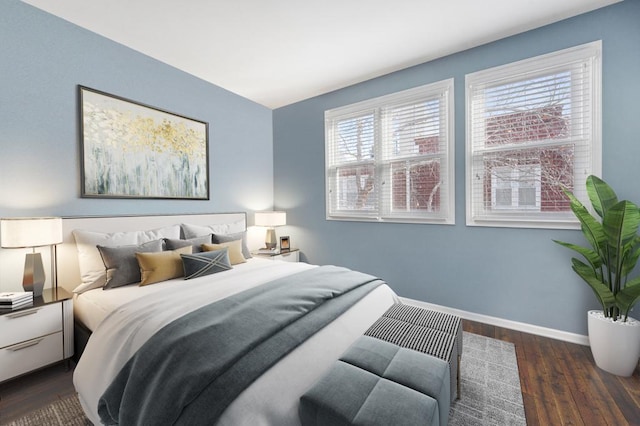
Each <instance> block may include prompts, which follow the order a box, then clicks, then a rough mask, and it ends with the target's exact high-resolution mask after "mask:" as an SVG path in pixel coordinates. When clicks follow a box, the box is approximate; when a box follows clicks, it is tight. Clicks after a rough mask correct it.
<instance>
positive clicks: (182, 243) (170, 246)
mask: <svg viewBox="0 0 640 426" xmlns="http://www.w3.org/2000/svg"><path fill="white" fill-rule="evenodd" d="M211 243H212V241H211V234H208V235H204V236H202V237H195V238H189V239H188V240H173V239H170V238H165V239H164V244H165V246H166V248H167V250H175V249H179V248H182V247H188V246H191V247H192V253H200V252H201V251H202V247H201V246H202V245H203V244H211Z"/></svg>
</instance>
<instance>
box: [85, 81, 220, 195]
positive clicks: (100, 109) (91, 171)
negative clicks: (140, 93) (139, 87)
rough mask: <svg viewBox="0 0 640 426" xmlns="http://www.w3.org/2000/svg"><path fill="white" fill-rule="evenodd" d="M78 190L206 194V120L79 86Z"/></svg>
mask: <svg viewBox="0 0 640 426" xmlns="http://www.w3.org/2000/svg"><path fill="white" fill-rule="evenodd" d="M78 94H79V104H80V108H79V110H80V140H81V144H80V145H81V157H80V158H81V181H82V182H81V195H82V197H100V198H161V199H188V200H208V199H209V128H208V127H209V125H208V123H206V122H204V121H199V120H195V119H193V118H188V117H185V116H182V115H178V114H174V113H171V112H167V111H163V110H160V109H158V108H154V107H151V106H148V105H144V104H141V103H138V102H134V101H131V100H129V99H125V98H122V97H119V96H114V95H110V94H108V93H104V92H101V91H98V90H94V89H90V88H87V87H83V86H78Z"/></svg>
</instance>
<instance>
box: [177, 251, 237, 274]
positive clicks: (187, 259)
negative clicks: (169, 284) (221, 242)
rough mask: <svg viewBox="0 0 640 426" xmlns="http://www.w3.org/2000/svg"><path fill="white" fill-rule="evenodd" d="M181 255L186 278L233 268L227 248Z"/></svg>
mask: <svg viewBox="0 0 640 426" xmlns="http://www.w3.org/2000/svg"><path fill="white" fill-rule="evenodd" d="M180 257H182V265H183V267H184V279H185V280H190V279H191V278H198V277H203V276H205V275H211V274H215V273H217V272H222V271H228V270H229V269H232V266H231V262H229V250H228V249H227V248H224V249H222V250H213V251H205V252H203V253H196V254H182V255H180Z"/></svg>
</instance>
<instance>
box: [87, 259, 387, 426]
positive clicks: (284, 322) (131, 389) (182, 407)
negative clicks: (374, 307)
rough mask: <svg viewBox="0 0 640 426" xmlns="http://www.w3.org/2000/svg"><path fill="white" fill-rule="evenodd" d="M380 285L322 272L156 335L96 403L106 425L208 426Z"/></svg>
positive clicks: (331, 269) (335, 270) (230, 302)
mask: <svg viewBox="0 0 640 426" xmlns="http://www.w3.org/2000/svg"><path fill="white" fill-rule="evenodd" d="M381 284H382V281H380V280H379V279H377V278H375V277H373V276H371V275H367V274H363V273H360V272H355V271H351V270H348V269H345V268H339V267H335V266H321V267H318V268H314V269H311V270H308V271H303V272H300V273H297V274H294V275H291V276H288V277H284V278H280V279H277V280H274V281H271V282H269V283H267V284H264V285H261V286H258V287H256V288H253V289H250V290H247V291H245V292H242V293H239V294H236V295H234V296H231V297H228V298H226V299H223V300H221V301H218V302H214V303H212V304H210V305H207V306H204V307H202V308H200V309H197V310H195V311H193V312H191V313H189V314H186V315H184V316H182V317H180V318H178V319H176V320H175V321H173V322H172V323H170V324H168V325H167V326H165V327H164V328H162V329H161V330H159V331H158V332H157V333H156V334H155V335H154V336H153V337H151V338H150V339H149V340H148V341H147V342H146V343H145V344H144V345H143V346H142V347H141V348H140V349H139V350H138V351H137V352H136V354H134V356H133V357H132V358H131V359H130V360H129V361H128V362H127V363H126V364H125V366H124V367H123V368H122V370H120V372H119V373H118V374H117V376H116V377H115V379H114V380H113V382H112V383H111V384H110V385H109V387H108V388H107V390H106V391H105V392H104V394H103V395H102V397H101V398H100V401H99V404H98V414H99V415H100V419H101V420H102V422H103V423H104V424H107V425H115V424H120V425H173V424H183V425H194V424H213V423H215V421H216V420H217V419H218V418H219V417H220V415H221V414H222V413H223V411H224V410H225V409H226V407H227V406H228V405H229V404H230V403H231V402H232V401H233V400H234V399H235V398H236V397H237V396H238V395H239V394H240V393H241V392H242V391H243V390H244V389H245V388H246V387H247V386H249V385H250V384H251V383H252V382H253V381H254V380H255V379H257V378H258V377H259V376H260V375H261V374H262V373H263V372H264V371H266V370H267V369H268V368H269V367H271V366H272V365H274V364H275V363H276V362H278V360H280V359H281V358H282V357H284V356H285V355H286V354H288V353H289V352H291V351H292V350H293V349H295V348H296V347H297V346H298V345H300V344H301V343H303V342H304V341H305V340H306V339H307V338H309V337H310V336H312V335H313V334H314V333H316V332H317V331H318V330H320V329H322V328H323V327H324V326H325V325H327V324H329V323H330V322H331V321H333V320H334V319H335V318H337V317H338V316H339V315H340V314H342V313H344V312H345V311H347V310H348V309H349V308H350V307H351V306H352V305H354V304H355V303H356V302H357V301H358V300H360V299H361V298H362V297H364V296H365V295H366V294H368V293H369V292H370V291H371V290H373V289H374V288H376V287H378V286H379V285H381Z"/></svg>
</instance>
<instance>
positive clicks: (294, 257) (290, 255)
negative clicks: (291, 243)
mask: <svg viewBox="0 0 640 426" xmlns="http://www.w3.org/2000/svg"><path fill="white" fill-rule="evenodd" d="M251 255H252V256H256V257H263V258H266V259H271V260H284V261H285V262H299V261H300V250H299V249H297V248H294V249H291V250H289V251H280V250H274V251H272V252H269V253H265V252H258V251H254V252H252V253H251Z"/></svg>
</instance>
